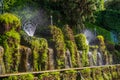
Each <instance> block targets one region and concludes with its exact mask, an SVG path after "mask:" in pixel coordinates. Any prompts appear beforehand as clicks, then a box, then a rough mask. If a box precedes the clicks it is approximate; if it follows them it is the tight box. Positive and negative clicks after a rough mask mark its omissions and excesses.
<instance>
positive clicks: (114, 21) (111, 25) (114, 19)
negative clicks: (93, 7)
mask: <svg viewBox="0 0 120 80" xmlns="http://www.w3.org/2000/svg"><path fill="white" fill-rule="evenodd" d="M96 16H97V17H96V24H97V25H99V26H101V27H103V28H105V29H107V30H111V31H112V30H113V31H115V32H120V28H119V27H120V23H119V22H120V18H119V17H120V12H119V11H114V10H105V11H100V12H98V13H97V15H96Z"/></svg>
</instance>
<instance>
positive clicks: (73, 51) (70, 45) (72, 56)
mask: <svg viewBox="0 0 120 80" xmlns="http://www.w3.org/2000/svg"><path fill="white" fill-rule="evenodd" d="M74 46H75V45H74V43H73V42H72V41H66V47H67V48H68V49H69V50H70V53H71V61H72V65H73V67H76V66H77V61H76V57H75V48H74Z"/></svg>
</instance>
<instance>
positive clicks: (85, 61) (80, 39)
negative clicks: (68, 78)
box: [75, 33, 89, 66]
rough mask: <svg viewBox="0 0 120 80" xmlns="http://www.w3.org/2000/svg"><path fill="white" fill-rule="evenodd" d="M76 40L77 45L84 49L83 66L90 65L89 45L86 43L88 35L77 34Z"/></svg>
mask: <svg viewBox="0 0 120 80" xmlns="http://www.w3.org/2000/svg"><path fill="white" fill-rule="evenodd" d="M75 41H76V44H77V47H78V49H79V50H81V51H82V55H81V57H82V65H83V66H88V65H89V62H88V51H89V46H88V44H87V43H86V36H85V35H84V34H82V33H81V34H78V35H76V36H75Z"/></svg>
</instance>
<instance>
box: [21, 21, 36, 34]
mask: <svg viewBox="0 0 120 80" xmlns="http://www.w3.org/2000/svg"><path fill="white" fill-rule="evenodd" d="M23 30H24V31H25V32H26V33H27V34H28V35H29V36H33V35H34V33H35V30H36V25H34V24H33V23H31V22H27V23H25V25H24V27H23Z"/></svg>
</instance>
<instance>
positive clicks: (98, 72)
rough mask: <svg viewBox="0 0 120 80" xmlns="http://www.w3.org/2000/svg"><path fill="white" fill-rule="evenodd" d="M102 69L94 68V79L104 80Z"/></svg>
mask: <svg viewBox="0 0 120 80" xmlns="http://www.w3.org/2000/svg"><path fill="white" fill-rule="evenodd" d="M101 69H102V68H101V67H99V68H93V69H91V70H92V78H93V79H94V80H104V78H103V76H102V70H101Z"/></svg>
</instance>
